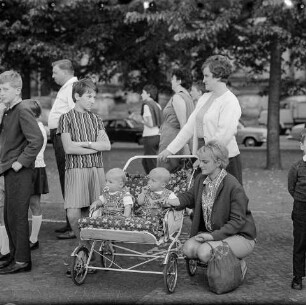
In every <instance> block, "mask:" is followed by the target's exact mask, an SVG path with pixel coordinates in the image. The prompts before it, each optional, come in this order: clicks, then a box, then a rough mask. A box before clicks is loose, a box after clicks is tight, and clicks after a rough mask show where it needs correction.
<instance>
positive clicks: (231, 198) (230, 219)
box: [176, 173, 256, 240]
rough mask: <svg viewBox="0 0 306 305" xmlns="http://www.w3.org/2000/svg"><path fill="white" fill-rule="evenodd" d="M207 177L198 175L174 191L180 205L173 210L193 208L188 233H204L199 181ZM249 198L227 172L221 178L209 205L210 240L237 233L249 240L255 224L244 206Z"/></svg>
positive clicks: (253, 232) (201, 183) (200, 182)
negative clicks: (186, 188) (184, 187)
mask: <svg viewBox="0 0 306 305" xmlns="http://www.w3.org/2000/svg"><path fill="white" fill-rule="evenodd" d="M206 177H207V176H205V175H202V174H200V175H198V176H197V177H196V179H195V181H194V185H193V187H192V188H191V189H190V190H189V191H187V192H185V193H180V194H178V198H179V201H180V205H179V206H178V207H176V209H179V210H181V209H184V208H186V207H188V208H191V209H194V213H193V214H194V216H193V221H192V225H191V232H190V235H191V237H192V236H195V235H196V234H198V232H207V230H206V228H205V224H204V220H203V211H202V193H203V188H204V185H203V181H204V180H205V178H206ZM248 202H249V199H248V197H247V196H246V194H245V192H244V189H243V187H242V186H241V184H240V183H239V182H238V180H237V179H236V178H235V177H234V176H232V175H231V174H229V173H227V175H226V176H225V177H224V179H223V180H222V182H221V184H220V186H219V188H218V190H217V193H216V199H215V201H214V204H213V207H212V214H211V225H212V230H213V231H212V232H210V234H211V235H212V236H213V238H214V240H223V239H225V238H227V237H230V236H233V235H237V234H238V235H241V236H243V237H245V238H247V239H249V240H253V239H255V238H256V227H255V222H254V219H253V216H252V213H251V211H250V210H249V209H248Z"/></svg>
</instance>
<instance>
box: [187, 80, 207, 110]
mask: <svg viewBox="0 0 306 305" xmlns="http://www.w3.org/2000/svg"><path fill="white" fill-rule="evenodd" d="M205 92H206V90H205V85H204V84H203V82H199V81H198V82H193V83H192V85H191V89H190V96H191V97H192V100H193V103H194V106H196V105H197V103H198V100H199V98H200V97H201V96H202V95H203V94H204V93H205Z"/></svg>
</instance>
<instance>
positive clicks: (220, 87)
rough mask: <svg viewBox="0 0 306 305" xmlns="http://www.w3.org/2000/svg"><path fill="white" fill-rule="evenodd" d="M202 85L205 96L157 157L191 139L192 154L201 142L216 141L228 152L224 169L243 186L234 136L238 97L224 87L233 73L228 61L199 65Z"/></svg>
mask: <svg viewBox="0 0 306 305" xmlns="http://www.w3.org/2000/svg"><path fill="white" fill-rule="evenodd" d="M202 71H203V75H204V79H203V82H204V84H205V87H206V90H207V91H208V93H205V94H204V95H203V96H202V97H201V98H200V99H199V101H198V103H197V106H196V109H195V110H194V112H193V113H192V114H191V116H190V117H189V119H188V122H187V123H186V125H185V126H184V127H183V129H182V130H181V131H180V133H179V134H178V135H177V137H176V138H175V139H174V140H173V141H172V142H171V143H170V144H169V145H168V146H167V147H166V149H165V150H164V151H162V152H161V153H160V154H159V159H160V160H166V158H167V156H169V155H171V154H175V153H176V152H177V151H179V150H180V149H182V147H183V146H184V145H185V144H186V143H187V142H188V141H189V140H190V139H191V138H192V137H193V147H192V153H193V154H196V152H197V149H198V148H200V147H202V146H203V145H204V143H206V142H208V141H211V140H218V141H219V142H221V143H222V144H223V145H225V146H226V148H227V149H228V151H229V165H228V166H227V168H226V170H227V172H229V173H230V174H232V175H233V176H234V177H236V179H237V180H238V181H239V182H240V184H242V168H241V159H240V151H239V148H238V144H237V142H236V133H237V126H238V123H239V119H240V116H241V108H240V105H239V101H238V99H237V97H236V96H235V95H234V94H233V93H232V92H231V91H230V90H229V89H228V88H227V86H226V83H227V80H228V78H229V76H230V74H231V72H232V65H231V63H230V62H229V60H228V58H226V57H225V56H222V55H214V56H211V57H209V58H208V59H207V60H206V61H205V62H204V64H203V65H202Z"/></svg>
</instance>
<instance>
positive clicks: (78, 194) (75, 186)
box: [64, 167, 105, 209]
mask: <svg viewBox="0 0 306 305" xmlns="http://www.w3.org/2000/svg"><path fill="white" fill-rule="evenodd" d="M104 185H105V174H104V168H97V167H91V168H71V169H66V171H65V202H64V208H65V209H81V208H86V207H89V206H90V205H91V204H92V203H93V202H94V201H95V200H97V199H99V196H100V195H101V193H102V190H103V188H104Z"/></svg>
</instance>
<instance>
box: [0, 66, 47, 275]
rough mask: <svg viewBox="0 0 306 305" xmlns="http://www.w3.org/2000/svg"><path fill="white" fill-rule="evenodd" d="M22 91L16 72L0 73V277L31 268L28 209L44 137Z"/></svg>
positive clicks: (19, 78)
mask: <svg viewBox="0 0 306 305" xmlns="http://www.w3.org/2000/svg"><path fill="white" fill-rule="evenodd" d="M21 89H22V79H21V76H20V75H19V73H17V72H15V71H5V72H3V73H1V74H0V99H1V101H2V103H4V104H5V105H6V112H5V113H4V116H3V118H2V123H1V127H0V147H1V150H0V175H4V185H5V201H4V223H5V227H6V231H7V234H8V237H9V245H10V257H9V258H8V259H7V260H4V261H2V262H1V263H0V275H2V274H10V273H17V272H27V271H31V269H32V262H31V252H30V243H29V222H28V210H29V203H30V196H31V194H32V190H33V183H32V178H33V171H34V162H35V158H36V156H37V154H38V153H39V151H40V149H41V147H42V145H43V136H42V134H41V131H40V129H39V127H38V124H37V121H36V119H35V117H34V115H33V113H32V111H31V109H30V108H29V106H28V103H26V101H22V99H21ZM12 139H13V141H12Z"/></svg>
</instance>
